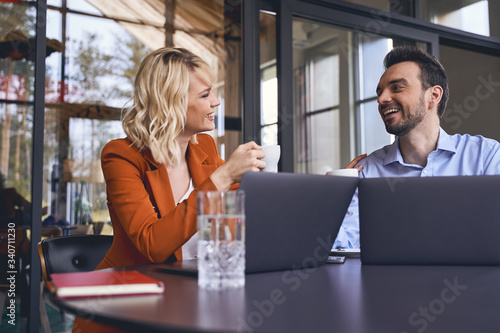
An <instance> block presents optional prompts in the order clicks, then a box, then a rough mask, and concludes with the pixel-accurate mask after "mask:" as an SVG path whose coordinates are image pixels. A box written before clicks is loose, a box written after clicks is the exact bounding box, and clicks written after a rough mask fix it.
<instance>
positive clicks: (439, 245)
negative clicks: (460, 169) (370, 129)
mask: <svg viewBox="0 0 500 333" xmlns="http://www.w3.org/2000/svg"><path fill="white" fill-rule="evenodd" d="M359 219H360V247H361V261H362V263H364V264H450V265H460V264H466V265H498V264H500V246H499V245H498V244H499V241H500V176H459V177H425V178H371V179H361V180H360V183H359Z"/></svg>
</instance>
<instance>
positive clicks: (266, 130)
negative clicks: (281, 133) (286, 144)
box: [261, 124, 278, 146]
mask: <svg viewBox="0 0 500 333" xmlns="http://www.w3.org/2000/svg"><path fill="white" fill-rule="evenodd" d="M261 135H262V137H261V143H262V145H263V146H267V145H277V144H278V125H277V124H274V125H267V126H264V127H262V131H261Z"/></svg>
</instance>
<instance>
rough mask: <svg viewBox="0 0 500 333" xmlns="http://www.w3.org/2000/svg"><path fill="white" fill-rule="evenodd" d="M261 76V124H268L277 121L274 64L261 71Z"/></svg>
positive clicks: (276, 84) (276, 82)
mask: <svg viewBox="0 0 500 333" xmlns="http://www.w3.org/2000/svg"><path fill="white" fill-rule="evenodd" d="M261 72H262V78H261V80H262V81H261V99H262V106H261V118H260V121H261V125H269V124H274V123H277V122H278V79H277V77H276V65H272V66H270V67H268V68H266V69H263V70H262V71H261Z"/></svg>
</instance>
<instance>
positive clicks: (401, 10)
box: [330, 0, 415, 16]
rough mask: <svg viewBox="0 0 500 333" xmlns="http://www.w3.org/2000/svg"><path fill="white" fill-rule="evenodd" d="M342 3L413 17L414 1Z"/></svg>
mask: <svg viewBox="0 0 500 333" xmlns="http://www.w3.org/2000/svg"><path fill="white" fill-rule="evenodd" d="M330 1H331V0H330ZM343 1H346V2H350V3H354V4H358V5H363V6H367V7H371V8H376V9H380V10H383V11H386V12H392V13H397V14H401V15H407V16H414V15H413V9H412V8H413V2H414V1H415V0H343Z"/></svg>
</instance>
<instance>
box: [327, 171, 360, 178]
mask: <svg viewBox="0 0 500 333" xmlns="http://www.w3.org/2000/svg"><path fill="white" fill-rule="evenodd" d="M326 174H327V175H329V176H343V177H358V176H359V175H358V174H359V171H358V169H337V170H330V171H328V172H327V173H326Z"/></svg>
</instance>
